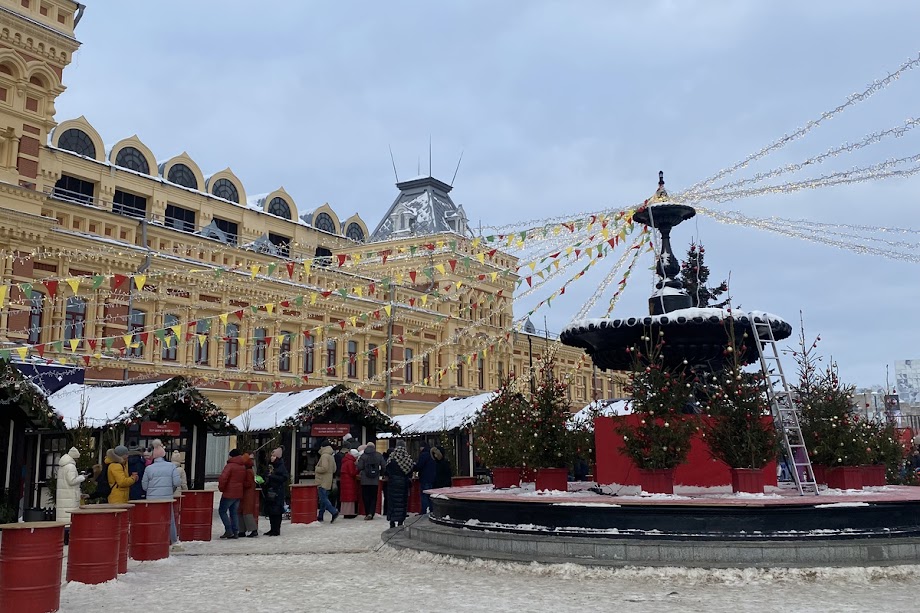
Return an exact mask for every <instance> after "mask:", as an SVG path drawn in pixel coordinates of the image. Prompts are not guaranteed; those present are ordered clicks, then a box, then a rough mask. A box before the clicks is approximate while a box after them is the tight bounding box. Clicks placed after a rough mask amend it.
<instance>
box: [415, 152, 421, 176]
mask: <svg viewBox="0 0 920 613" xmlns="http://www.w3.org/2000/svg"><path fill="white" fill-rule="evenodd" d="M417 164H418V166H417V167H416V170H415V172H416V175H417V176H419V177H420V176H422V156H418V160H417Z"/></svg>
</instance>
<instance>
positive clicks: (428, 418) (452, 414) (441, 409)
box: [402, 392, 495, 436]
mask: <svg viewBox="0 0 920 613" xmlns="http://www.w3.org/2000/svg"><path fill="white" fill-rule="evenodd" d="M494 395H495V394H494V392H486V393H485V394H477V395H476V396H469V397H467V398H448V399H447V400H445V401H444V402H442V403H441V404H439V405H438V406H436V407H435V408H433V409H431V410H430V411H428V412H427V413H425V414H424V415H422V417H421V418H420V419H419V420H418V421H416V422H415V423H413V424H411V425H410V426H409V427H407V428H404V429H403V432H402V433H403V434H404V435H405V436H414V435H419V434H431V433H433V432H444V431H450V430H455V429H457V428H460V427H462V426H463V425H464V424H466V422H467V421H469V420H470V419H471V418H472V417H473V416H474V415H475V414H476V412H477V411H479V410H480V409H481V408H482V407H483V406H484V405H485V404H486V403H487V402H488V401H489V400H491V399H492V397H493V396H494Z"/></svg>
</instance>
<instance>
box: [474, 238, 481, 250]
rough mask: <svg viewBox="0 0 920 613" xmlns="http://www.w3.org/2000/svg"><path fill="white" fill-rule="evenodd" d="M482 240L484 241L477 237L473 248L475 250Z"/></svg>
mask: <svg viewBox="0 0 920 613" xmlns="http://www.w3.org/2000/svg"><path fill="white" fill-rule="evenodd" d="M481 240H482V239H481V238H480V237H478V236H477V237H476V238H474V239H473V248H474V249H475V248H476V247H478V246H479V242H480V241H481Z"/></svg>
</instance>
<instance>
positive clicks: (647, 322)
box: [560, 308, 792, 340]
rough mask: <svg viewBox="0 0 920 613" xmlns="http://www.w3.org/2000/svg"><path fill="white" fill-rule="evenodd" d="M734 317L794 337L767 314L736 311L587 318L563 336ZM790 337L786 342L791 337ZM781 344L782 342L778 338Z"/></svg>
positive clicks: (778, 319)
mask: <svg viewBox="0 0 920 613" xmlns="http://www.w3.org/2000/svg"><path fill="white" fill-rule="evenodd" d="M729 317H731V318H732V319H733V320H734V321H735V322H736V323H742V324H747V323H751V322H752V321H753V323H755V324H765V323H769V324H770V327H771V328H773V330H774V335H775V334H776V331H777V330H778V329H779V330H781V329H783V328H786V329H787V330H789V332H790V334H791V330H792V326H791V325H790V324H789V323H788V322H787V321H786V320H784V319H783V318H782V317H780V316H778V315H774V314H772V313H768V312H766V311H736V310H729V309H719V308H689V309H679V310H676V311H671V312H669V313H664V314H662V315H645V316H634V317H623V318H608V317H596V318H586V319H580V320H576V321H573V322H571V323H570V324H569V325H567V326H566V327H565V328H563V330H562V334H561V335H560V336H568V335H572V334H579V333H582V332H587V331H590V330H602V329H604V328H624V327H625V328H631V327H635V326H653V325H659V326H668V325H674V324H677V325H687V324H706V323H709V324H716V323H722V322H724V321H725V320H726V319H728V318H729ZM788 336H789V335H788V334H787V335H786V336H784V337H783V338H786V337H788ZM777 340H781V339H780V338H777Z"/></svg>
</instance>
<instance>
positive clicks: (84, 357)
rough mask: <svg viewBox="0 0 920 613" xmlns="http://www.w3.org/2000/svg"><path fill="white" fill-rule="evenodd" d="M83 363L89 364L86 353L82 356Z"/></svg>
mask: <svg viewBox="0 0 920 613" xmlns="http://www.w3.org/2000/svg"><path fill="white" fill-rule="evenodd" d="M83 363H84V364H86V365H87V366H89V356H88V355H85V356H83Z"/></svg>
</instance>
